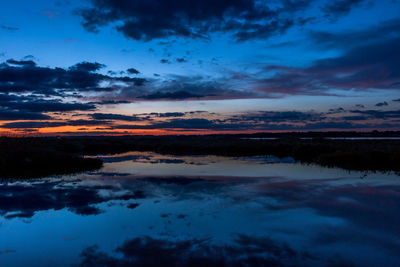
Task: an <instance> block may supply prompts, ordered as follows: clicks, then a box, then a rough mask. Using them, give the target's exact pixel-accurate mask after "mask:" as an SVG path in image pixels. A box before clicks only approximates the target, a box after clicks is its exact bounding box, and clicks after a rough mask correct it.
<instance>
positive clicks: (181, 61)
mask: <svg viewBox="0 0 400 267" xmlns="http://www.w3.org/2000/svg"><path fill="white" fill-rule="evenodd" d="M176 62H178V63H183V62H186V60H185V59H184V58H177V59H176Z"/></svg>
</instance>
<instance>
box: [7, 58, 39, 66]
mask: <svg viewBox="0 0 400 267" xmlns="http://www.w3.org/2000/svg"><path fill="white" fill-rule="evenodd" d="M7 63H8V64H11V65H19V66H30V67H33V66H36V63H35V62H34V61H32V60H14V59H9V60H7Z"/></svg>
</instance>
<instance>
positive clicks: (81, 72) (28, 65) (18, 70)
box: [0, 60, 145, 96]
mask: <svg viewBox="0 0 400 267" xmlns="http://www.w3.org/2000/svg"><path fill="white" fill-rule="evenodd" d="M9 63H11V64H12V65H14V66H10V65H8V64H1V65H0V91H1V92H17V93H18V92H31V93H35V94H43V95H48V96H49V95H50V96H52V95H53V96H60V95H64V94H66V93H69V94H70V93H72V92H85V91H110V90H116V89H118V88H119V87H118V86H115V84H117V83H118V84H119V85H120V86H121V83H124V84H125V86H130V87H134V86H140V85H143V83H144V82H145V80H144V79H140V78H131V77H124V76H122V77H111V76H107V75H102V74H99V73H96V71H97V70H99V69H100V68H102V67H104V65H102V64H100V63H96V62H95V63H89V62H81V63H78V64H76V65H74V66H72V67H70V68H69V69H62V68H49V67H38V66H36V65H35V63H34V62H33V61H15V60H12V61H10V60H9ZM103 83H107V84H108V85H109V86H104V87H103V86H100V84H103Z"/></svg>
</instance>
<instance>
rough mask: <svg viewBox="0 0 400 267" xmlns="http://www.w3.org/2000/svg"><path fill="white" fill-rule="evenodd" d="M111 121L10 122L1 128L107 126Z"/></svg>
mask: <svg viewBox="0 0 400 267" xmlns="http://www.w3.org/2000/svg"><path fill="white" fill-rule="evenodd" d="M109 123H110V122H109V121H106V120H70V121H18V122H9V123H5V124H3V125H1V126H0V128H6V129H31V128H32V129H36V128H37V129H40V128H47V127H60V126H95V125H107V124H109Z"/></svg>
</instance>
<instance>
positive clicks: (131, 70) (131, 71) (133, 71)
mask: <svg viewBox="0 0 400 267" xmlns="http://www.w3.org/2000/svg"><path fill="white" fill-rule="evenodd" d="M126 71H127V72H128V73H130V74H139V73H140V71H138V70H137V69H135V68H129V69H127V70H126Z"/></svg>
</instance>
